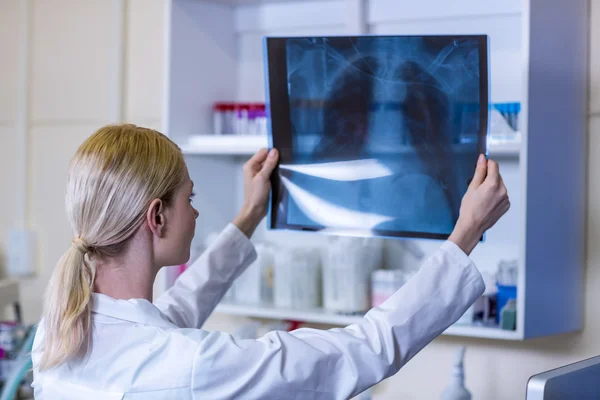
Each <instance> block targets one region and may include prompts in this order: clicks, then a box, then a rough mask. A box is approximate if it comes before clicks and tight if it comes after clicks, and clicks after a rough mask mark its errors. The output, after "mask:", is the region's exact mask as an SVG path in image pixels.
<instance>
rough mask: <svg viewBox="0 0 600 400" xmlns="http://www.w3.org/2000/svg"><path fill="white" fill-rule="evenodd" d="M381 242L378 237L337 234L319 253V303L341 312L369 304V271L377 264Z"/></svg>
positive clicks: (365, 309)
mask: <svg viewBox="0 0 600 400" xmlns="http://www.w3.org/2000/svg"><path fill="white" fill-rule="evenodd" d="M382 259H383V243H382V241H381V240H378V239H371V238H352V237H338V238H333V239H330V240H329V246H327V249H326V250H325V251H324V254H323V306H324V308H326V309H328V310H331V311H336V312H343V313H357V312H363V311H367V310H368V309H369V308H370V307H371V298H370V293H371V287H370V286H371V285H370V281H371V273H372V272H373V271H374V270H376V269H377V268H380V267H381V264H382Z"/></svg>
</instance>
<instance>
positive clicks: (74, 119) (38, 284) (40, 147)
mask: <svg viewBox="0 0 600 400" xmlns="http://www.w3.org/2000/svg"><path fill="white" fill-rule="evenodd" d="M21 2H22V0H0V54H1V56H0V72H1V73H0V188H2V189H0V193H1V194H2V196H1V199H2V200H1V203H0V252H2V250H5V246H6V234H7V232H8V230H9V229H10V228H11V227H12V226H14V224H16V217H15V213H16V211H17V210H18V207H17V204H16V202H17V200H16V199H17V197H16V194H15V192H14V190H12V189H13V188H14V187H15V186H16V185H17V184H18V182H16V181H15V178H14V174H13V172H14V168H15V167H14V166H15V165H17V163H18V159H17V157H16V148H17V141H16V137H15V123H16V115H17V103H16V96H15V92H16V82H17V76H18V60H17V59H18V51H19V47H18V46H19V44H20V42H19V37H18V36H16V32H19V29H18V27H19V23H20V21H21V16H20V10H21V6H22V3H21ZM117 3H118V1H99V0H78V1H72V0H71V1H69V0H34V1H32V13H31V22H32V24H31V26H30V35H31V38H32V43H31V64H30V76H29V78H30V84H31V97H30V104H29V105H30V107H29V125H30V129H29V130H28V136H27V139H28V143H29V146H28V165H29V170H28V189H29V190H28V196H27V207H26V208H27V216H28V221H29V223H30V225H31V227H32V228H33V229H34V230H35V231H36V233H37V235H38V239H39V245H38V258H37V259H38V263H37V270H38V273H37V275H36V277H34V278H31V279H27V280H24V281H23V283H22V290H21V292H22V302H23V306H24V308H23V311H24V314H25V317H26V318H27V320H29V321H35V320H36V319H37V318H38V317H39V314H40V311H41V306H42V297H41V293H42V291H43V289H44V287H45V284H46V282H47V280H48V277H49V275H50V273H51V271H52V268H53V267H54V263H55V262H56V260H57V259H58V258H59V256H60V255H61V253H62V252H63V251H64V250H65V249H66V248H67V246H69V244H70V240H71V232H70V228H69V226H68V224H67V221H66V218H65V213H64V206H63V195H64V188H65V178H66V171H67V165H68V161H69V159H70V157H71V156H72V154H73V153H74V151H75V149H76V147H77V146H78V145H79V144H80V143H81V142H82V141H83V140H84V139H85V138H86V137H87V136H88V135H89V134H91V133H92V132H93V131H94V130H95V129H97V128H98V127H100V126H101V125H103V124H105V123H108V122H112V121H113V120H114V118H115V115H117V114H118V113H117V111H119V110H115V107H117V106H118V105H119V104H122V107H123V108H122V109H121V110H120V111H121V113H122V114H123V115H124V116H125V119H126V120H128V121H130V122H134V123H139V124H141V125H148V126H152V127H158V126H160V120H161V108H160V105H161V99H162V66H163V64H162V63H163V56H164V55H163V42H162V40H163V36H162V31H163V4H162V1H161V0H126V1H125V4H126V9H125V31H124V37H123V40H124V42H123V43H124V45H125V47H124V49H125V57H124V59H123V60H122V61H123V64H122V66H123V67H124V70H123V71H124V76H125V80H124V85H123V87H122V88H121V89H123V94H124V97H123V98H122V99H121V100H122V102H119V101H118V100H119V99H116V98H115V93H119V90H118V89H119V87H117V86H118V85H117V83H116V82H115V79H114V77H115V74H116V73H117V72H118V68H116V67H118V65H117V64H116V63H118V62H119V60H118V58H117V55H118V54H117V51H116V49H117V41H116V38H115V37H114V36H113V32H114V25H115V24H116V23H117V22H118V21H119V17H120V15H119V13H118V10H119V9H118V8H114V4H117ZM332 3H335V1H332ZM591 18H592V23H591V27H592V28H591V29H592V30H591V32H590V35H591V49H590V51H591V59H590V65H591V92H590V93H591V97H590V100H591V101H590V119H589V121H590V131H589V132H590V136H589V139H590V140H589V152H590V153H589V159H590V161H589V169H588V171H589V172H588V180H589V193H588V196H589V209H588V243H587V265H586V294H585V306H586V311H585V316H586V318H585V329H584V331H583V332H581V333H578V334H573V335H568V336H563V337H554V338H545V339H540V340H534V341H528V342H524V343H506V342H497V341H489V340H469V339H459V338H449V337H442V338H439V339H437V340H436V341H434V343H432V344H431V345H430V346H428V347H427V348H426V349H425V350H423V351H422V352H421V353H420V354H419V355H417V356H416V357H415V358H414V359H413V360H412V361H411V362H410V363H409V364H408V365H407V366H406V367H405V368H404V369H403V370H402V371H401V372H400V373H399V374H398V375H397V376H395V377H393V378H391V379H389V380H388V381H386V382H384V383H382V384H380V385H379V386H378V387H377V388H376V391H375V395H376V398H377V399H390V400H391V399H398V398H402V399H436V398H439V394H440V392H441V391H442V389H443V387H444V386H445V384H446V383H447V381H448V377H449V374H450V370H451V365H452V360H453V356H454V350H455V348H456V346H457V345H459V344H466V345H467V346H468V351H467V359H466V374H467V385H468V386H469V388H470V389H471V390H472V392H473V394H474V398H476V399H477V398H478V399H487V400H496V399H497V400H504V399H517V398H523V397H524V388H525V385H526V382H527V379H528V377H529V376H530V375H532V374H534V373H536V372H539V371H542V370H545V369H549V368H552V367H556V366H558V365H562V364H565V363H568V362H571V361H575V360H578V359H581V358H584V357H589V356H591V355H596V354H600V340H598V337H600V315H599V314H598V313H597V312H596V307H595V306H596V305H597V304H600V290H598V288H600V246H598V243H600V161H598V157H595V156H596V155H600V137H599V135H600V27H599V26H600V4H599V3H598V1H596V0H593V1H592V15H591ZM334 29H335V28H334ZM378 29H384V28H378ZM282 30H283V29H282ZM256 34H258V33H256ZM240 74H241V72H240ZM240 78H241V76H240ZM248 84H249V85H254V84H255V82H248ZM254 90H256V89H255V88H254V87H252V86H248V87H244V86H242V87H241V90H240V93H239V95H240V97H242V98H244V97H246V96H245V93H248V95H251V93H253V92H254ZM239 322H240V320H239V319H235V318H231V317H224V316H215V317H213V318H212V319H211V320H210V322H209V325H208V327H209V328H222V329H231V328H233V327H235V326H236V325H237V324H238V323H239Z"/></svg>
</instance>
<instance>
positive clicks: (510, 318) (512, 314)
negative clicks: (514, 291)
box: [500, 299, 517, 331]
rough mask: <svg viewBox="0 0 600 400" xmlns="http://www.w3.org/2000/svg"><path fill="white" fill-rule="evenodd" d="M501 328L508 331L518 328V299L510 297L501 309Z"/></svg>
mask: <svg viewBox="0 0 600 400" xmlns="http://www.w3.org/2000/svg"><path fill="white" fill-rule="evenodd" d="M500 328H502V329H504V330H508V331H514V330H515V329H517V301H516V300H515V299H510V300H508V302H507V303H506V305H505V306H504V307H502V310H501V311H500Z"/></svg>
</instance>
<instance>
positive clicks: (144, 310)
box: [92, 293, 177, 328]
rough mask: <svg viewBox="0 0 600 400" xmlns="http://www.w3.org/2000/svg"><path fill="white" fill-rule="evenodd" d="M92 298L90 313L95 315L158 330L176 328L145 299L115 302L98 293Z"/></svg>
mask: <svg viewBox="0 0 600 400" xmlns="http://www.w3.org/2000/svg"><path fill="white" fill-rule="evenodd" d="M92 296H93V302H92V312H94V313H96V314H101V315H105V316H108V317H111V318H116V319H120V320H123V321H130V322H134V323H138V324H143V325H149V326H157V327H160V328H177V326H175V325H174V324H173V323H172V322H171V321H169V320H168V319H167V317H166V316H165V315H164V314H163V313H162V312H161V311H160V310H159V309H158V308H156V306H155V305H154V304H152V303H150V302H149V301H148V300H146V299H129V300H117V299H114V298H112V297H110V296H107V295H104V294H100V293H93V295H92Z"/></svg>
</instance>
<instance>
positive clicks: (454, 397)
mask: <svg viewBox="0 0 600 400" xmlns="http://www.w3.org/2000/svg"><path fill="white" fill-rule="evenodd" d="M465 350H466V349H465V346H461V347H459V348H458V351H457V353H456V362H455V364H454V368H453V371H452V378H451V381H450V384H449V385H448V386H447V387H446V390H444V392H443V393H442V400H471V392H469V391H468V390H467V388H466V387H465V371H464V368H463V360H464V357H465Z"/></svg>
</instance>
